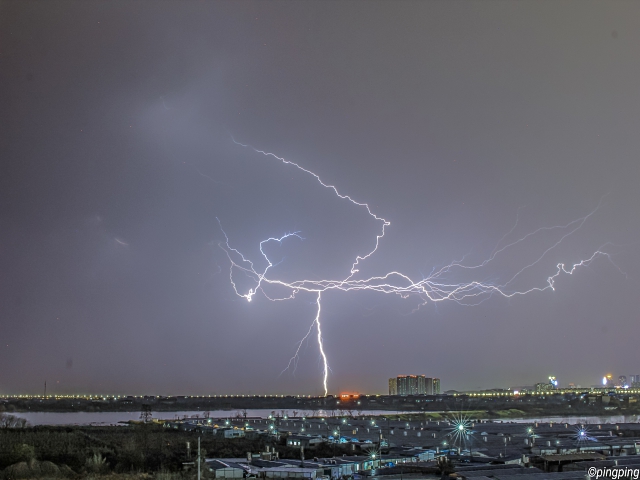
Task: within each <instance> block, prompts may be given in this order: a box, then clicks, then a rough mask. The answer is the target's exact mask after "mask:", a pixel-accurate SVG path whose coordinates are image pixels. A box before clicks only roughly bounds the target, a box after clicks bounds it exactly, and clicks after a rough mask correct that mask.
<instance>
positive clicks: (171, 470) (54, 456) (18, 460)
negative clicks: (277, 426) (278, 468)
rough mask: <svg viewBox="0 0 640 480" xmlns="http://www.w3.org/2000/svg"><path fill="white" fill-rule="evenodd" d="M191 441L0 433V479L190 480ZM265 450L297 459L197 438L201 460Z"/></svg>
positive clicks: (133, 431) (285, 451)
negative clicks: (180, 479)
mask: <svg viewBox="0 0 640 480" xmlns="http://www.w3.org/2000/svg"><path fill="white" fill-rule="evenodd" d="M197 438H198V434H196V433H190V432H182V431H173V430H167V429H164V428H162V426H160V425H157V424H136V425H126V426H118V427H88V426H87V427H75V426H74V427H25V428H4V429H0V478H4V479H14V478H15V479H17V478H102V477H103V476H105V475H108V478H113V479H116V478H158V479H171V478H193V472H186V471H185V469H184V466H183V463H185V462H195V459H196V455H197V444H198V440H197ZM187 443H188V444H189V447H190V448H189V449H188V447H187ZM267 445H271V446H274V447H275V448H276V449H277V451H278V452H279V454H280V457H281V458H298V456H299V450H297V449H290V448H288V447H286V445H279V444H276V445H274V444H273V443H270V442H269V439H267V438H258V439H253V440H250V439H247V438H239V439H222V438H216V437H214V436H212V435H208V436H202V437H201V449H202V456H203V457H204V456H207V457H227V458H229V457H243V458H246V455H247V452H256V453H257V452H261V451H264V449H265V447H266V446H267ZM338 450H339V448H338ZM333 453H334V452H333V450H330V451H328V452H324V454H326V455H331V454H333ZM336 453H339V452H336ZM318 454H322V452H318ZM116 474H117V476H116ZM206 475H207V473H206V472H204V475H203V478H207V476H206Z"/></svg>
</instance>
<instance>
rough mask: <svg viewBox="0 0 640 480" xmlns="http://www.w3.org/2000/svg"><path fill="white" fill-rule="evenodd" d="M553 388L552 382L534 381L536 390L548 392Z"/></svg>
mask: <svg viewBox="0 0 640 480" xmlns="http://www.w3.org/2000/svg"><path fill="white" fill-rule="evenodd" d="M554 388H555V387H554V386H553V384H552V383H546V382H540V383H536V385H535V389H536V392H550V391H552V390H553V389H554Z"/></svg>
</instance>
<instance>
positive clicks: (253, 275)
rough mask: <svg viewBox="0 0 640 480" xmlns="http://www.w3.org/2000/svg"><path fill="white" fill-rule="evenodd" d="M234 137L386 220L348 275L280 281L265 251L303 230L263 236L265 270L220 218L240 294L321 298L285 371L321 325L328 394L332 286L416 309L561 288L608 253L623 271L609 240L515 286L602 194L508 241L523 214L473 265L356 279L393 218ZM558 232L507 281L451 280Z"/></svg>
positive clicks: (231, 271)
mask: <svg viewBox="0 0 640 480" xmlns="http://www.w3.org/2000/svg"><path fill="white" fill-rule="evenodd" d="M232 140H233V142H234V143H235V144H236V145H239V146H241V147H244V148H248V149H251V150H253V151H254V152H255V153H258V154H261V155H264V156H266V157H270V158H274V159H276V160H278V161H280V162H281V163H282V164H284V165H288V166H292V167H295V168H297V169H298V170H300V171H302V172H304V173H306V174H308V175H310V176H311V177H313V178H315V180H316V181H317V182H318V183H319V184H320V185H321V186H322V187H324V188H326V189H328V190H331V191H332V192H333V193H334V194H335V195H336V196H337V197H338V198H340V199H342V200H345V201H348V202H350V203H352V204H353V205H355V206H357V207H360V208H362V209H364V210H366V212H367V214H368V215H369V216H370V217H372V218H373V219H374V220H375V221H376V222H378V223H379V225H380V231H379V233H377V234H376V238H375V242H373V248H372V249H371V250H369V251H367V252H365V253H362V254H358V255H357V256H356V258H355V259H354V260H353V262H352V264H351V267H350V268H349V271H348V273H347V274H345V276H344V278H338V279H320V280H317V279H314V280H312V279H300V280H295V281H288V282H287V281H284V280H280V279H278V278H277V277H271V276H269V275H268V274H269V273H270V270H271V269H272V268H273V267H274V266H275V265H277V264H275V265H274V263H273V262H272V261H271V259H270V258H269V256H268V255H267V254H266V252H265V251H264V248H263V247H264V246H265V245H266V244H267V243H270V242H277V243H280V244H282V243H283V242H285V241H287V240H289V239H292V238H297V239H299V240H304V239H303V237H302V236H301V235H300V232H292V233H285V234H284V235H282V236H280V237H269V238H267V239H265V240H262V241H261V242H260V243H259V245H258V246H259V251H260V254H261V255H262V257H263V259H264V260H265V261H266V267H265V268H264V269H262V270H258V269H257V268H256V267H255V264H254V263H253V261H251V260H250V259H249V258H247V257H245V255H244V254H243V253H241V252H240V251H239V250H238V249H236V248H234V247H232V246H231V245H230V242H229V237H228V236H227V234H226V232H225V231H224V229H223V228H222V224H221V222H220V220H219V219H217V220H218V223H219V225H220V229H221V230H222V232H223V234H224V238H225V240H224V242H220V243H219V246H220V248H221V249H222V250H223V251H224V252H225V253H226V255H227V258H228V259H229V263H230V267H229V281H230V283H231V286H232V287H233V289H234V291H235V293H236V294H237V295H238V296H240V297H242V298H245V299H246V300H247V301H248V302H251V301H252V300H253V298H254V297H255V295H256V294H257V293H258V292H260V293H262V294H263V295H264V296H265V298H267V299H268V300H271V301H283V300H290V299H293V298H296V296H297V295H298V294H299V293H300V292H304V293H310V294H313V295H315V297H316V302H315V303H316V305H317V313H316V316H315V319H314V320H313V322H312V324H311V326H310V327H309V330H308V331H307V333H306V335H305V336H304V337H303V338H302V340H301V341H300V342H299V343H298V346H297V349H296V351H295V353H294V355H293V357H291V359H290V360H289V363H288V365H287V367H286V368H285V369H284V370H283V372H284V371H286V370H287V369H289V368H290V367H292V366H293V367H294V369H295V367H296V365H297V362H298V359H299V353H300V349H301V346H302V344H303V342H304V341H305V340H307V338H309V337H310V336H311V334H312V331H313V328H314V326H315V328H316V339H317V344H318V349H319V351H320V357H321V359H322V363H323V368H322V385H323V388H324V392H325V396H326V395H327V394H328V374H329V363H328V359H327V355H326V352H325V349H324V343H323V336H322V325H321V311H322V305H321V299H322V293H324V292H327V291H330V290H338V291H343V292H351V291H374V292H379V293H386V294H395V295H399V296H400V297H401V298H410V297H418V298H419V300H420V304H419V306H418V307H417V308H415V309H414V311H416V310H418V309H419V308H420V307H421V306H423V305H425V304H427V303H429V302H433V303H436V304H437V302H444V301H454V302H457V303H459V304H462V305H478V304H480V303H482V302H484V301H486V300H487V299H489V298H491V297H492V296H493V295H498V296H502V297H505V298H511V297H514V296H517V295H526V294H529V293H532V292H544V291H546V290H551V291H555V288H556V287H555V283H556V280H557V279H558V277H560V276H561V275H562V274H566V275H573V273H574V272H575V271H576V270H577V269H578V268H580V267H586V266H588V265H590V264H591V263H592V262H593V261H595V260H596V259H597V258H599V257H606V258H607V259H608V260H609V261H610V262H611V263H612V264H613V265H614V266H616V268H618V270H620V268H619V267H617V265H615V263H613V259H612V258H611V255H610V254H609V253H607V252H605V251H604V247H605V246H607V245H608V244H605V245H603V246H601V247H600V248H599V249H597V250H596V251H595V252H593V254H591V255H590V256H589V257H588V258H586V259H583V260H580V261H579V262H577V263H574V264H572V265H569V266H568V265H566V264H564V263H558V264H557V265H556V269H555V271H554V272H553V273H552V274H551V275H549V276H548V277H547V279H546V282H545V283H543V284H542V285H533V286H530V287H529V288H525V289H514V288H512V287H511V285H512V284H513V283H514V281H515V280H516V279H517V278H518V277H520V276H521V275H522V274H523V273H524V272H525V271H527V270H529V269H531V268H532V267H534V266H535V265H537V264H539V263H540V262H542V260H543V259H544V258H545V256H547V254H549V252H551V251H552V250H554V249H556V248H557V247H558V246H559V245H560V244H561V243H562V242H563V241H564V240H566V239H567V238H568V237H570V236H571V235H573V234H574V233H576V232H577V231H578V230H580V228H582V226H583V225H584V224H585V222H587V220H588V219H589V218H591V216H593V215H594V214H595V212H596V211H597V210H598V209H599V208H600V206H601V203H602V199H601V200H600V202H599V203H598V205H597V206H596V208H595V209H594V210H592V211H591V212H589V213H588V214H587V215H585V216H583V217H580V218H578V219H576V220H572V221H571V222H569V223H566V224H563V225H555V226H550V227H541V228H538V229H537V230H534V231H533V232H530V233H527V234H526V235H524V236H522V237H519V238H517V239H515V240H513V241H506V239H507V238H508V237H509V236H510V235H511V234H512V233H513V232H514V231H515V229H516V227H517V226H518V218H517V219H516V223H515V225H514V226H513V227H512V228H511V230H510V231H509V232H507V233H506V234H505V235H504V236H503V237H502V238H501V239H500V240H499V241H498V243H497V245H496V247H495V248H494V249H493V251H492V252H491V254H490V255H489V257H488V258H486V259H485V260H484V261H482V262H481V263H477V264H473V265H467V264H464V263H462V262H463V260H464V258H462V259H461V260H457V261H454V262H451V263H449V264H447V265H445V266H443V267H440V268H434V269H432V271H431V273H430V274H429V275H428V276H426V277H425V276H422V278H421V279H420V280H413V279H412V278H411V277H410V276H409V275H406V274H404V273H401V272H398V271H390V272H388V273H385V274H384V275H379V276H371V277H368V278H356V274H357V273H358V272H359V266H360V264H361V262H363V261H365V260H367V259H368V258H369V257H371V256H372V255H374V254H375V253H376V251H377V250H378V247H379V246H380V241H381V239H382V238H383V237H384V235H385V231H386V227H388V226H389V225H391V223H390V222H389V221H388V220H386V219H384V218H382V217H380V216H378V215H376V214H375V213H374V212H373V211H372V210H371V208H370V207H369V205H368V204H367V203H364V202H359V201H357V200H354V199H353V198H352V197H351V196H349V195H346V194H343V193H341V192H340V191H339V190H338V188H337V187H336V186H334V185H331V184H328V183H326V182H324V181H323V180H322V179H321V178H320V176H319V175H318V174H316V173H314V172H312V171H311V170H308V169H306V168H304V167H302V166H300V165H299V164H297V163H295V162H292V161H290V160H287V159H285V158H283V157H279V156H277V155H276V154H274V153H270V152H267V151H264V150H260V149H256V148H254V147H252V146H251V145H247V144H243V143H240V142H237V141H236V140H235V139H233V137H232ZM555 231H559V232H561V233H560V234H559V238H557V240H555V241H554V242H553V243H552V244H551V245H550V246H549V247H547V248H546V249H545V250H544V251H543V252H542V254H541V255H539V256H538V257H537V258H536V259H535V260H533V261H532V262H531V263H529V264H527V265H525V266H523V267H522V268H520V269H519V270H518V271H517V272H516V273H515V274H514V275H513V276H512V277H511V278H510V279H509V280H507V281H506V282H504V283H502V284H498V283H495V282H489V281H481V280H472V281H467V282H462V283H460V282H453V281H451V280H448V277H449V276H450V274H452V273H453V272H454V271H455V270H460V271H469V270H471V271H473V270H478V269H481V268H482V267H485V266H487V265H488V264H489V263H491V262H492V261H493V260H494V259H495V258H496V257H497V256H498V255H500V254H502V253H504V252H505V251H507V250H509V249H511V248H513V247H515V246H516V245H519V244H521V243H523V242H525V241H526V240H528V239H530V238H532V237H534V236H535V235H538V234H541V233H543V232H545V233H549V232H555ZM503 242H505V244H504V245H503V246H500V245H501V244H503ZM620 272H622V270H620ZM622 273H624V272H622ZM234 274H243V275H245V276H247V277H248V278H250V279H252V280H253V282H254V286H253V287H251V288H249V289H248V290H247V291H246V292H241V291H240V290H239V288H238V285H237V283H236V281H235V280H234ZM270 286H272V287H280V288H279V290H284V291H286V292H288V294H286V295H284V296H279V297H276V296H272V295H268V294H267V293H266V292H265V288H267V287H270ZM283 372H282V373H283Z"/></svg>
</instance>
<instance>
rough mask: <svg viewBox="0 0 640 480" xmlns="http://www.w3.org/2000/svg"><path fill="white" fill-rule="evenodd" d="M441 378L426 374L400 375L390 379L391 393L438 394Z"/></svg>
mask: <svg viewBox="0 0 640 480" xmlns="http://www.w3.org/2000/svg"><path fill="white" fill-rule="evenodd" d="M439 393H440V379H438V378H431V377H427V376H425V375H398V376H397V377H395V378H390V379H389V395H437V394H439Z"/></svg>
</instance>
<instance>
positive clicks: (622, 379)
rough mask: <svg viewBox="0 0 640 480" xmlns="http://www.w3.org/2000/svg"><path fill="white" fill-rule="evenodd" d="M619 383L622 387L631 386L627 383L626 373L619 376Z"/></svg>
mask: <svg viewBox="0 0 640 480" xmlns="http://www.w3.org/2000/svg"><path fill="white" fill-rule="evenodd" d="M618 385H620V386H621V387H622V388H624V387H627V386H629V384H628V383H627V377H626V375H620V376H619V377H618Z"/></svg>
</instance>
